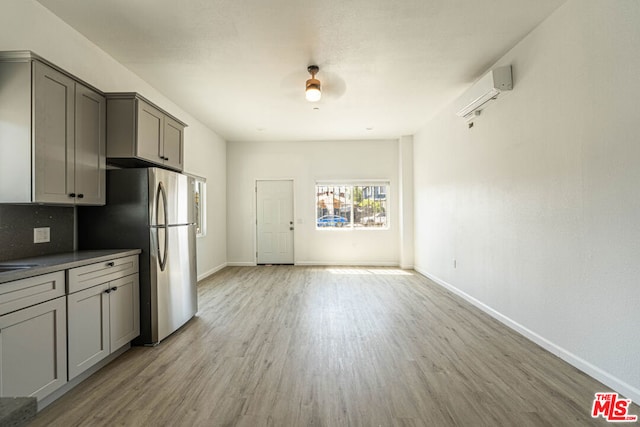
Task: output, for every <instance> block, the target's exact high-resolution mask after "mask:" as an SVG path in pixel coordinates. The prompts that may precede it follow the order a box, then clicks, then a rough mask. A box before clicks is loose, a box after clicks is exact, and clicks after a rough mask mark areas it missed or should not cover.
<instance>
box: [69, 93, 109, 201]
mask: <svg viewBox="0 0 640 427" xmlns="http://www.w3.org/2000/svg"><path fill="white" fill-rule="evenodd" d="M106 117H107V116H106V100H105V98H104V96H102V95H100V94H99V93H96V92H94V91H93V90H91V89H89V88H88V87H85V86H83V85H81V84H79V83H76V112H75V150H76V154H75V193H76V204H79V205H104V204H105V178H106V176H105V175H106V173H105V155H106V148H105V129H106V128H105V122H106Z"/></svg>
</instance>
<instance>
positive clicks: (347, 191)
mask: <svg viewBox="0 0 640 427" xmlns="http://www.w3.org/2000/svg"><path fill="white" fill-rule="evenodd" d="M351 206H352V197H351V187H350V186H341V185H318V186H316V226H317V227H322V228H343V227H351Z"/></svg>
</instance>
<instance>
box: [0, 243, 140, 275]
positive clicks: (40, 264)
mask: <svg viewBox="0 0 640 427" xmlns="http://www.w3.org/2000/svg"><path fill="white" fill-rule="evenodd" d="M140 252H142V251H141V250H140V249H109V250H95V251H76V252H65V253H61V254H55V255H45V256H40V257H33V258H22V259H14V260H10V261H3V262H0V268H2V267H3V266H21V265H22V266H24V265H28V266H30V267H29V268H21V269H17V270H10V271H5V272H0V283H5V282H11V281H13V280H19V279H25V278H27V277H33V276H39V275H41V274H47V273H52V272H54V271H60V270H66V269H68V268H75V267H82V266H83V265H88V264H93V263H94V262H102V261H108V260H110V259H113V258H122V257H125V256H130V255H137V254H139V253H140Z"/></svg>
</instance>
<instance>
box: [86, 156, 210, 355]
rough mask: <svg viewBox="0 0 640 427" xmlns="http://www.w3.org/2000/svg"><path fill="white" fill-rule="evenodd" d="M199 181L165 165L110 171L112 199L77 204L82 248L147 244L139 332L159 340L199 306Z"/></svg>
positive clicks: (143, 340) (148, 340)
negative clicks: (100, 203)
mask: <svg viewBox="0 0 640 427" xmlns="http://www.w3.org/2000/svg"><path fill="white" fill-rule="evenodd" d="M194 195H195V180H194V179H193V178H191V177H188V176H186V175H183V174H180V173H177V172H173V171H169V170H165V169H160V168H143V169H114V170H109V171H107V204H106V206H99V207H84V206H83V207H79V208H78V248H79V249H125V248H139V249H142V253H141V254H140V337H139V338H137V339H136V340H135V341H134V344H138V345H155V344H157V343H159V342H160V341H162V340H163V339H164V338H166V337H167V336H169V335H170V334H171V333H172V332H174V331H175V330H176V329H178V328H179V327H180V326H182V325H184V324H185V323H186V322H187V321H188V320H189V319H191V318H192V317H193V316H194V315H195V313H196V311H197V309H198V304H197V293H196V277H197V276H196V231H195V230H196V228H195V227H196V226H195V223H194V218H195V215H194V208H195V206H194Z"/></svg>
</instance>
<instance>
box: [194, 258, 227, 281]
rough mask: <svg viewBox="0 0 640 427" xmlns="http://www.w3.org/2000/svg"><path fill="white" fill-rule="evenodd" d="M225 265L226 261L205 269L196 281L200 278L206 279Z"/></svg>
mask: <svg viewBox="0 0 640 427" xmlns="http://www.w3.org/2000/svg"><path fill="white" fill-rule="evenodd" d="M226 266H227V263H226V262H225V263H222V264H220V265H219V266H217V267H213V268H212V269H211V270H208V271H205V272H204V273H202V274H200V275H198V282H199V281H200V280H203V279H206V278H207V277H209V276H211V275H212V274H214V273H217V272H218V271H220V270H222V269H223V268H225V267H226Z"/></svg>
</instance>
